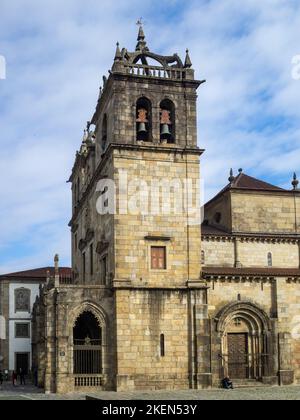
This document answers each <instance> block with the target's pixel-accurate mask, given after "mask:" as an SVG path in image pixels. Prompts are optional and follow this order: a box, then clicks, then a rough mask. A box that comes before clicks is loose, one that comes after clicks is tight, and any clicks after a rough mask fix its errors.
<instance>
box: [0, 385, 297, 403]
mask: <svg viewBox="0 0 300 420" xmlns="http://www.w3.org/2000/svg"><path fill="white" fill-rule="evenodd" d="M89 395H90V396H91V397H96V398H98V399H100V400H104V401H114V400H156V401H160V400H169V401H180V400H193V401H205V400H289V401H292V400H297V401H300V386H294V387H282V388H280V387H271V388H270V387H259V388H242V389H235V390H233V391H232V390H231V391H225V390H208V391H194V390H192V391H157V392H120V393H114V392H99V393H98V394H89ZM85 399H86V394H67V395H54V394H50V395H46V394H44V393H43V392H42V391H41V390H37V388H34V387H32V386H30V385H29V386H26V387H21V386H17V387H16V388H13V387H12V386H11V385H8V384H6V385H4V387H2V388H1V387H0V400H85Z"/></svg>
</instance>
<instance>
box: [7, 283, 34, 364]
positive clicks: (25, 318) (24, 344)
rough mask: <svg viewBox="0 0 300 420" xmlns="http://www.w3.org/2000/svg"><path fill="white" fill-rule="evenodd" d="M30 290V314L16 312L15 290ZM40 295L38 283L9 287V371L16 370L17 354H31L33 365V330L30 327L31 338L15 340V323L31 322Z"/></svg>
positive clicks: (13, 284) (11, 285)
mask: <svg viewBox="0 0 300 420" xmlns="http://www.w3.org/2000/svg"><path fill="white" fill-rule="evenodd" d="M20 288H24V289H29V290H30V291H31V294H30V313H29V312H17V313H16V312H15V290H16V289H20ZM38 295H39V285H38V284H36V283H24V282H22V283H11V284H10V285H9V369H10V370H14V369H16V366H15V353H30V364H31V334H32V331H31V330H32V328H31V325H30V338H15V323H16V322H21V323H23V322H24V323H25V322H30V324H31V312H32V308H33V304H34V302H35V300H36V297H37V296H38Z"/></svg>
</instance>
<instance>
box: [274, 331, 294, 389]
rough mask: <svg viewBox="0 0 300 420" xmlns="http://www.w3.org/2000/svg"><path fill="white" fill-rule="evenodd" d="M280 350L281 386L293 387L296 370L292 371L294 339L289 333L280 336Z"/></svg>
mask: <svg viewBox="0 0 300 420" xmlns="http://www.w3.org/2000/svg"><path fill="white" fill-rule="evenodd" d="M278 350H279V384H280V385H292V384H293V383H294V370H293V369H292V337H291V334H290V333H289V332H281V333H279V334H278Z"/></svg>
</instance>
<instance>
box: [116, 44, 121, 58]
mask: <svg viewBox="0 0 300 420" xmlns="http://www.w3.org/2000/svg"><path fill="white" fill-rule="evenodd" d="M120 60H122V53H121V50H120V44H119V43H118V42H117V49H116V54H115V61H120Z"/></svg>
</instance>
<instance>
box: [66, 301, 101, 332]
mask: <svg viewBox="0 0 300 420" xmlns="http://www.w3.org/2000/svg"><path fill="white" fill-rule="evenodd" d="M85 312H90V313H92V314H93V315H94V317H95V318H96V320H97V322H98V325H99V327H100V328H106V325H107V316H106V313H105V311H104V310H103V309H102V308H100V307H99V306H97V305H96V304H94V303H92V302H84V303H82V304H81V305H80V307H77V308H76V309H74V310H73V311H72V314H71V319H72V328H74V327H75V325H76V322H77V320H78V318H79V317H80V316H81V315H82V314H84V313H85Z"/></svg>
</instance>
